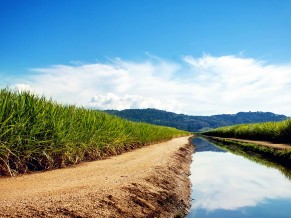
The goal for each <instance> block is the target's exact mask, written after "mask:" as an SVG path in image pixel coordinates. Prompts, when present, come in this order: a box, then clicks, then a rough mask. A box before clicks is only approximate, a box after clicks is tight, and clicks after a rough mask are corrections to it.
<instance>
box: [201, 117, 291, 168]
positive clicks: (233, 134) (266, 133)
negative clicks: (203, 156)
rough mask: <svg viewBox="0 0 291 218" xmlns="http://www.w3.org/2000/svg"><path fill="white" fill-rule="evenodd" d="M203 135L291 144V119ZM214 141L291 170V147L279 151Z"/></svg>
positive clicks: (261, 146)
mask: <svg viewBox="0 0 291 218" xmlns="http://www.w3.org/2000/svg"><path fill="white" fill-rule="evenodd" d="M203 135H206V136H216V137H223V138H240V139H251V140H261V141H270V142H274V143H286V144H290V143H291V119H288V120H285V121H281V122H265V123H255V124H241V125H235V126H227V127H221V128H217V129H213V130H210V131H207V132H204V133H203ZM212 140H215V141H218V142H220V143H221V144H220V145H222V144H223V145H224V146H226V147H228V148H230V149H232V150H241V151H243V152H244V153H245V154H248V155H257V156H258V155H259V156H260V157H262V158H266V159H268V160H270V161H275V162H277V163H280V164H282V165H283V166H286V167H288V168H289V169H290V168H291V162H290V160H291V145H290V149H279V148H271V147H266V146H263V145H257V144H253V143H245V142H237V141H233V140H229V139H212Z"/></svg>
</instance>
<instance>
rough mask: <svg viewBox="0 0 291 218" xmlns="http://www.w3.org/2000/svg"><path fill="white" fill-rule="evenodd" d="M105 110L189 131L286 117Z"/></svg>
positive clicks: (263, 114) (270, 114)
mask: <svg viewBox="0 0 291 218" xmlns="http://www.w3.org/2000/svg"><path fill="white" fill-rule="evenodd" d="M105 112H107V113H109V114H114V115H116V116H119V117H122V118H125V119H128V120H131V121H137V122H146V123H152V124H156V125H162V126H171V127H175V128H177V129H182V130H187V131H190V132H198V131H204V130H208V129H212V128H217V127H220V126H230V125H235V124H241V123H259V122H268V121H282V120H285V119H287V117H286V116H284V115H278V114H274V113H271V112H239V113H237V114H220V115H212V116H189V115H184V114H175V113H172V112H167V111H163V110H157V109H126V110H122V111H118V110H106V111H105Z"/></svg>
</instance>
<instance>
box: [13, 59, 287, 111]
mask: <svg viewBox="0 0 291 218" xmlns="http://www.w3.org/2000/svg"><path fill="white" fill-rule="evenodd" d="M32 71H33V73H32V74H31V75H29V76H28V77H27V76H26V77H25V78H22V83H25V84H28V85H30V86H31V88H32V89H33V90H34V91H35V92H36V93H39V94H45V95H46V96H48V97H53V98H54V99H56V100H57V101H60V102H62V103H70V104H77V105H83V106H89V107H97V108H104V109H109V108H112V109H123V108H143V107H144V108H147V107H155V108H158V109H165V110H169V111H174V112H183V113H187V114H195V115H209V114H218V113H236V112H238V111H272V112H275V113H283V114H287V115H291V114H290V113H291V112H290V111H291V101H290V97H289V93H291V65H270V64H267V63H266V62H262V61H258V60H255V59H252V58H243V57H241V56H221V57H214V56H211V55H203V56H202V57H200V58H194V57H192V56H184V57H183V58H182V60H181V61H176V62H174V61H166V60H163V59H162V58H158V57H154V56H150V57H149V59H148V60H145V61H143V62H134V61H125V60H122V59H118V58H116V59H113V60H111V61H110V62H108V63H101V62H99V63H95V64H84V63H82V62H78V65H72V66H71V65H54V66H51V67H47V68H39V69H33V70H32ZM17 81H18V83H21V78H17ZM27 81H29V82H27Z"/></svg>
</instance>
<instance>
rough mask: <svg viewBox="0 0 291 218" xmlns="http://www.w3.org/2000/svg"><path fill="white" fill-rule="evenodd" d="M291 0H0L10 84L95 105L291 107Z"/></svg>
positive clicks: (5, 82) (1, 52)
mask: <svg viewBox="0 0 291 218" xmlns="http://www.w3.org/2000/svg"><path fill="white" fill-rule="evenodd" d="M290 27H291V1H289V0H236V1H233V0H85V1H83V0H52V1H48V0H27V1H23V0H0V78H1V79H0V87H1V88H4V87H7V86H9V87H10V88H11V89H13V90H18V91H23V90H29V91H31V92H33V93H36V94H38V95H45V96H46V97H47V98H53V99H54V100H56V101H57V102H59V103H63V104H75V105H78V106H83V107H87V108H93V109H101V110H103V109H118V110H122V109H128V108H157V109H162V110H167V111H172V112H176V113H184V114H190V115H213V114H225V113H237V112H239V111H270V112H274V113H278V114H285V115H288V116H291V98H290V93H291V49H290V48H291V40H290V39H291V28H290Z"/></svg>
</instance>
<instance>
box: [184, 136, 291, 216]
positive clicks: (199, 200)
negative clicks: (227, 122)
mask: <svg viewBox="0 0 291 218" xmlns="http://www.w3.org/2000/svg"><path fill="white" fill-rule="evenodd" d="M193 144H194V145H195V153H194V155H193V162H192V164H191V176H190V179H191V182H192V194H191V197H192V201H191V205H192V206H191V209H190V212H189V214H188V215H187V218H204V217H215V218H228V217H231V218H233V217H236V218H240V217H248V218H253V217H256V218H258V217H264V218H267V217H270V218H271V217H272V218H273V217H276V218H283V217H284V218H287V217H288V218H290V214H291V176H290V175H291V172H290V171H288V170H287V171H286V169H284V168H282V167H280V166H278V167H274V166H270V165H269V164H266V163H265V162H264V161H258V160H257V161H254V160H250V159H249V158H246V157H243V156H240V155H237V154H234V153H231V152H228V151H225V150H223V149H221V148H219V147H218V146H217V145H215V144H213V143H211V142H209V141H208V140H206V139H204V138H199V137H198V138H194V139H193ZM263 163H265V164H263Z"/></svg>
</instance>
